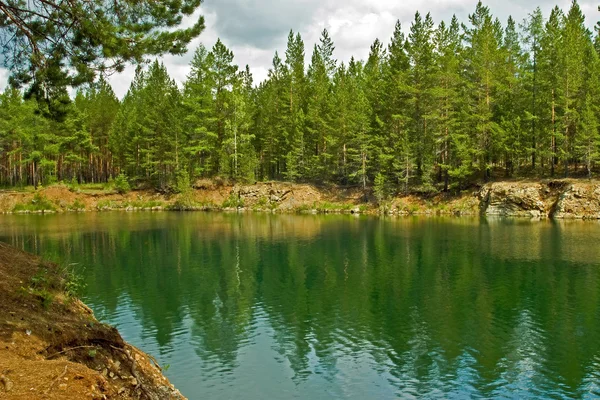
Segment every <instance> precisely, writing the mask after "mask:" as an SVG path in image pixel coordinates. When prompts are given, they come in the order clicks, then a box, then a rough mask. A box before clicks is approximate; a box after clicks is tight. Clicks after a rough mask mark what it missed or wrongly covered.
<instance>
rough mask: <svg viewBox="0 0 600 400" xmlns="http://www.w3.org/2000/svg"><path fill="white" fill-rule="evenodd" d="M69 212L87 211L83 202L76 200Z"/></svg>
mask: <svg viewBox="0 0 600 400" xmlns="http://www.w3.org/2000/svg"><path fill="white" fill-rule="evenodd" d="M69 210H73V211H82V210H85V204H83V202H82V201H81V200H79V199H75V201H74V202H73V204H72V205H71V206H69Z"/></svg>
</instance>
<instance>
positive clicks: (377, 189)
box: [373, 172, 386, 202]
mask: <svg viewBox="0 0 600 400" xmlns="http://www.w3.org/2000/svg"><path fill="white" fill-rule="evenodd" d="M373 192H374V193H375V197H376V198H377V201H378V202H381V201H382V200H384V199H385V197H386V193H385V177H384V176H383V175H382V174H381V172H378V173H377V176H375V182H374V185H373Z"/></svg>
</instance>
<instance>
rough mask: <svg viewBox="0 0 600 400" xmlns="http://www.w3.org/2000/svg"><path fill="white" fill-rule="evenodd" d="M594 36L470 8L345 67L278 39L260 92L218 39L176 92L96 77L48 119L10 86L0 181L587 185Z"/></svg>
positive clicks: (571, 21)
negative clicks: (572, 180) (567, 181)
mask: <svg viewBox="0 0 600 400" xmlns="http://www.w3.org/2000/svg"><path fill="white" fill-rule="evenodd" d="M599 34H600V24H599V25H597V27H596V29H595V31H594V32H592V31H591V30H590V29H588V28H587V27H586V22H585V19H584V15H583V13H582V10H581V8H580V6H579V5H578V4H577V2H573V3H572V4H571V6H570V9H568V10H561V9H559V8H558V7H555V8H554V9H553V10H552V11H551V13H550V14H549V15H543V13H542V11H541V10H540V9H539V8H538V9H536V10H534V11H532V12H531V13H530V14H529V16H528V18H527V19H525V20H524V21H515V20H513V19H512V18H509V19H508V21H506V22H501V21H499V20H498V19H496V18H495V17H494V16H493V14H492V12H491V11H490V9H489V8H488V7H486V6H485V5H483V4H482V3H481V2H480V3H479V4H477V6H476V8H475V10H474V11H473V13H472V14H470V15H469V17H468V20H466V21H459V20H458V19H457V18H456V17H454V18H452V19H451V20H450V21H443V22H439V23H436V22H435V21H433V19H432V18H431V16H430V14H421V13H416V14H415V16H414V20H413V21H412V23H411V24H410V26H409V27H406V29H405V27H403V26H401V24H400V23H399V22H398V23H397V24H396V26H395V30H394V33H393V36H392V37H391V38H389V39H387V41H385V42H382V41H380V40H375V42H374V43H373V44H372V45H371V48H370V52H369V56H368V58H367V59H366V60H358V59H354V58H353V59H351V60H350V61H349V62H347V63H345V62H338V61H337V60H336V54H335V44H334V39H335V38H332V37H331V36H330V34H329V33H328V31H327V30H324V31H323V32H322V35H321V38H320V41H319V43H318V44H317V45H315V46H314V48H312V49H306V48H305V45H304V42H303V39H302V37H301V35H300V33H296V32H293V31H290V33H289V36H288V40H287V48H286V50H285V53H284V54H278V53H275V55H274V57H273V64H272V66H271V69H270V70H269V74H268V78H267V79H266V80H265V81H263V82H260V83H256V82H254V81H253V77H252V75H251V73H250V69H249V67H248V66H246V67H244V68H240V67H238V66H237V65H235V64H234V61H233V60H234V55H233V53H232V52H231V51H230V50H229V49H228V48H227V47H226V45H225V44H224V43H223V42H222V41H221V40H218V41H217V42H216V44H214V46H213V47H212V48H207V47H204V46H202V45H200V46H199V47H198V48H197V49H195V52H194V54H193V60H192V61H191V65H190V67H191V69H190V72H189V75H188V76H187V80H186V81H185V82H184V83H183V84H182V85H178V84H177V83H176V82H175V81H174V80H173V79H172V78H171V77H170V76H169V74H168V72H167V70H166V68H165V67H164V65H162V64H161V63H160V62H159V61H154V62H151V63H148V64H147V65H146V66H145V68H138V69H137V71H136V74H135V78H134V79H133V82H132V83H131V87H130V88H129V91H128V92H127V94H126V95H125V96H124V98H123V99H122V100H119V99H118V98H117V97H116V96H115V94H114V93H113V90H112V89H111V87H110V85H109V84H108V83H107V80H106V79H105V78H103V77H101V76H100V77H99V78H98V79H97V80H96V82H95V83H94V84H92V85H86V86H85V87H81V88H79V89H78V91H77V93H76V95H75V96H74V98H73V99H69V100H68V101H64V102H63V103H62V104H61V105H60V107H59V108H60V112H59V113H52V114H50V113H49V112H48V110H45V109H44V105H43V104H44V103H43V102H39V101H36V99H35V97H34V96H29V97H28V96H25V97H24V93H23V92H22V91H20V90H18V89H13V88H7V89H6V90H5V91H4V92H3V93H2V94H1V95H0V103H1V107H0V185H1V186H6V187H10V186H25V185H34V186H38V185H47V184H51V183H54V182H60V181H62V182H73V181H77V182H79V183H99V182H107V181H110V180H113V179H116V178H117V177H120V178H121V179H122V178H123V177H125V178H126V179H127V180H128V181H129V182H130V183H131V184H132V185H134V186H138V187H141V186H144V187H152V188H156V189H157V190H160V191H171V190H174V189H175V188H176V187H177V186H178V185H181V184H182V183H183V184H189V182H193V181H194V180H196V179H199V178H220V179H226V180H230V181H245V182H246V181H259V180H261V181H262V180H285V181H292V182H312V183H321V182H325V183H331V184H339V185H347V186H351V185H352V186H360V187H363V188H365V189H366V188H370V187H373V186H374V187H376V188H377V190H380V191H385V192H387V193H400V192H433V191H436V192H437V191H456V190H461V189H463V188H466V187H468V186H469V185H472V184H474V183H477V182H484V181H488V180H492V179H507V178H534V179H539V178H545V177H565V176H580V177H591V176H593V175H594V174H595V173H597V172H599V171H600V37H599ZM384 43H385V44H384ZM388 43H389V44H388Z"/></svg>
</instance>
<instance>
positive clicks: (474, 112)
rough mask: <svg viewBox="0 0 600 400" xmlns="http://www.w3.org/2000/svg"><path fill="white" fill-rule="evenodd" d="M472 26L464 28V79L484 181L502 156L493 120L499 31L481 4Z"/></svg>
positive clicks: (498, 131) (500, 29)
mask: <svg viewBox="0 0 600 400" xmlns="http://www.w3.org/2000/svg"><path fill="white" fill-rule="evenodd" d="M469 22H470V23H471V27H470V28H469V27H466V26H463V29H464V35H465V41H466V49H465V52H466V53H465V60H466V65H465V70H466V74H467V76H466V79H467V82H468V85H469V92H470V93H471V104H472V108H471V110H470V111H469V112H470V115H471V117H470V126H471V129H472V130H473V132H474V133H475V135H476V140H475V141H474V142H473V144H474V152H475V156H476V159H477V162H478V164H479V171H480V172H481V173H482V174H483V177H484V179H486V180H487V179H488V178H490V177H491V171H492V166H493V164H494V162H495V161H497V156H498V154H501V151H500V150H501V142H502V136H503V132H502V131H501V127H500V126H499V124H498V121H497V120H496V119H495V118H494V117H495V116H494V108H495V106H496V102H497V98H496V96H497V93H496V92H497V89H498V84H499V82H498V73H499V71H500V70H501V69H502V67H503V65H502V63H501V57H502V53H501V51H500V46H501V44H502V28H501V24H500V23H499V21H497V20H493V19H492V15H491V14H490V10H489V8H488V7H486V6H484V5H483V4H482V3H481V1H480V2H479V3H478V4H477V7H476V8H475V12H474V13H473V14H471V15H469Z"/></svg>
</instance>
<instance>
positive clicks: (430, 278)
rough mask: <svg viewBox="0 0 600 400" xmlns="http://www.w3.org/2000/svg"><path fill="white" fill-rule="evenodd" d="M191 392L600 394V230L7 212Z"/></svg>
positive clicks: (5, 232) (25, 243)
mask: <svg viewBox="0 0 600 400" xmlns="http://www.w3.org/2000/svg"><path fill="white" fill-rule="evenodd" d="M0 240H4V241H8V242H10V243H13V244H15V245H17V246H19V247H21V248H25V249H27V250H30V251H33V252H36V253H38V254H44V255H47V256H49V257H51V258H53V259H56V260H61V261H63V262H74V263H78V264H77V269H78V271H79V273H81V274H82V275H83V276H84V277H85V279H86V281H87V288H86V292H85V296H84V300H85V301H86V302H87V304H89V305H90V306H91V307H92V308H93V309H94V310H95V312H96V315H97V317H98V318H99V319H101V320H103V321H106V322H108V323H110V324H113V325H115V326H117V327H118V328H119V330H120V331H121V333H122V335H123V336H124V337H125V339H126V340H128V341H130V342H132V343H133V344H135V345H137V346H138V347H140V348H142V349H143V350H145V351H147V352H150V353H152V354H154V355H155V356H156V357H157V358H158V360H159V362H160V363H162V364H163V365H170V368H169V369H168V371H167V375H168V376H169V378H170V379H171V381H172V382H173V383H174V384H175V385H176V386H177V387H178V388H179V389H180V390H181V391H182V393H183V394H185V395H186V396H188V397H189V398H190V399H270V398H272V399H292V398H302V399H330V398H344V399H391V398H397V397H401V398H411V397H419V398H467V397H476V398H477V397H484V398H491V397H494V398H498V397H505V398H540V397H544V398H572V397H575V398H595V397H598V396H600V224H599V223H585V222H573V223H553V222H539V221H538V222H528V221H517V220H512V221H511V220H479V219H427V218H422V219H391V220H386V219H376V218H357V217H354V216H271V215H236V214H218V213H215V214H205V213H157V214H150V213H136V214H133V213H118V212H117V213H105V214H102V213H94V214H81V215H54V216H33V215H32V216H0Z"/></svg>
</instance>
